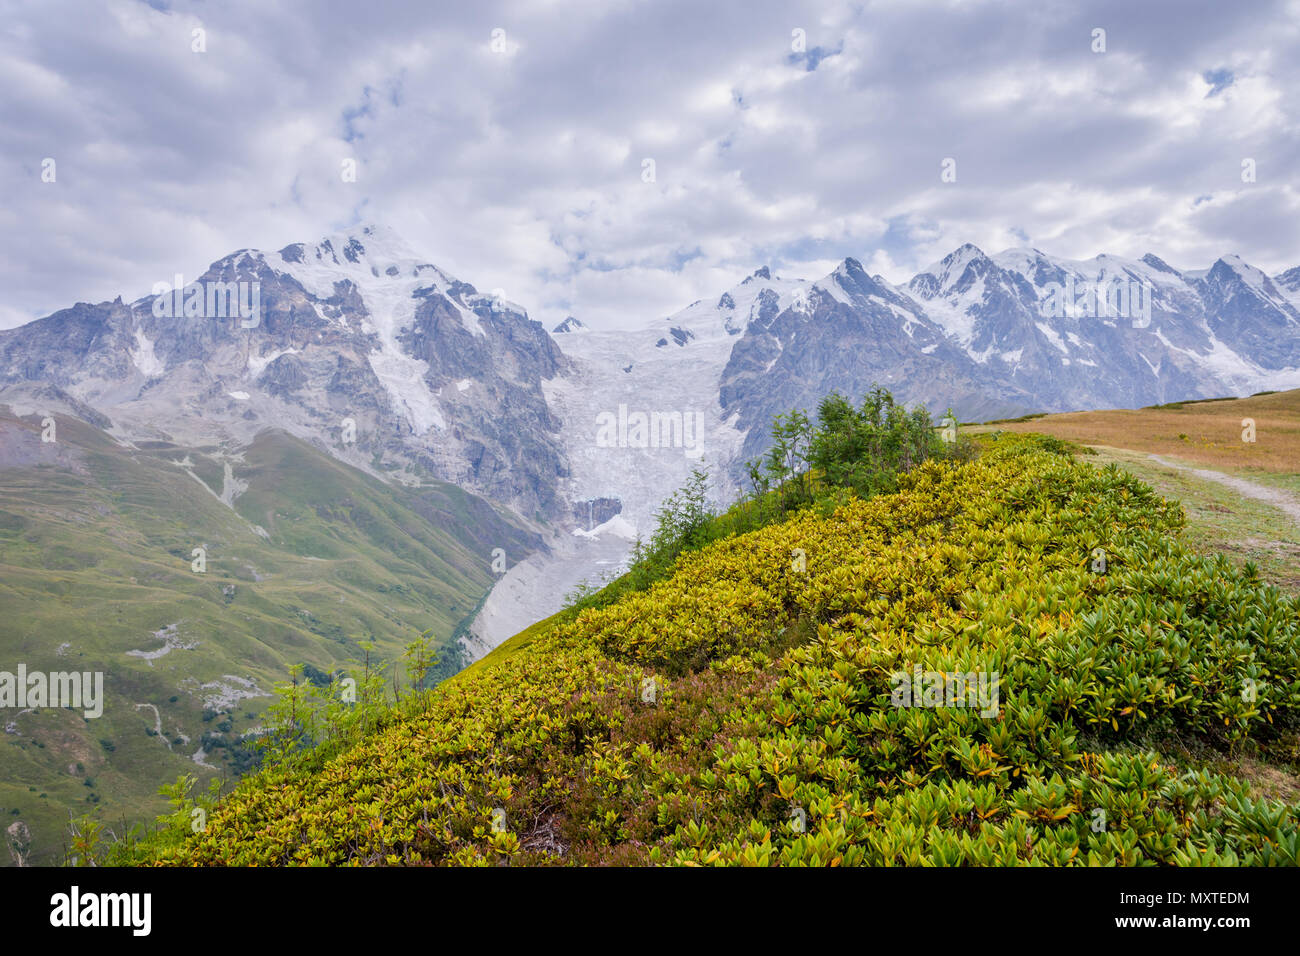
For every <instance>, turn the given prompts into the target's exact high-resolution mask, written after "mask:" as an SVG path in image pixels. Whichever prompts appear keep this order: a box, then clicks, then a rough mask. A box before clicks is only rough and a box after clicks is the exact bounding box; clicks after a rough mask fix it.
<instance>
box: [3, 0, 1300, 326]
mask: <svg viewBox="0 0 1300 956" xmlns="http://www.w3.org/2000/svg"><path fill="white" fill-rule="evenodd" d="M156 6H164V4H163V3H161V2H160V3H157V4H156ZM167 6H170V8H171V9H169V10H158V9H154V8H153V7H151V6H149V5H147V4H144V3H136V2H126V0H111V2H109V3H106V4H103V5H94V4H89V5H87V4H75V5H74V4H72V3H71V2H70V0H69V2H57V0H56V2H42V0H29V2H25V3H16V4H12V5H11V7H12V9H11V11H10V12H9V14H8V17H7V23H6V26H5V27H4V29H3V31H0V82H2V83H3V84H4V85H5V88H6V90H7V95H6V97H5V99H4V101H3V103H0V155H3V156H4V157H5V163H4V164H3V165H2V166H0V188H3V194H4V200H5V201H4V202H3V203H0V243H2V244H3V250H2V252H0V283H3V288H4V289H5V295H4V296H3V301H0V327H4V326H9V325H14V324H17V323H19V322H21V321H23V320H26V319H30V318H33V317H36V316H39V315H43V314H46V313H48V312H50V311H53V310H55V309H57V308H62V307H65V306H67V305H70V304H72V303H73V302H75V301H79V300H80V301H100V300H104V299H111V298H113V297H115V296H116V295H118V294H122V295H123V296H124V297H125V298H127V299H131V298H134V297H136V296H138V295H142V294H144V293H146V292H147V291H148V289H149V287H150V286H151V285H152V284H153V283H154V282H156V281H160V280H163V279H167V278H169V277H170V276H171V275H172V274H173V273H175V272H177V271H181V272H184V273H186V274H197V272H198V271H200V270H201V269H202V268H203V267H204V266H206V265H207V263H208V262H211V261H212V260H214V259H217V258H219V257H220V256H222V255H224V254H226V253H228V252H230V251H232V250H234V249H237V248H241V247H246V246H255V247H262V248H271V249H274V248H279V247H281V246H283V245H285V244H287V243H289V242H294V241H305V240H312V239H316V238H318V237H320V236H321V235H323V234H325V233H327V232H331V231H334V230H335V229H338V228H341V227H346V226H347V225H349V224H350V223H352V222H355V221H357V220H358V219H366V220H375V221H380V222H385V223H388V224H390V225H392V226H393V227H394V228H395V229H397V230H398V231H399V232H402V233H404V234H405V235H406V236H407V237H408V239H409V240H410V242H411V245H412V246H414V247H415V248H416V249H418V250H420V251H421V252H423V253H424V254H425V255H427V256H428V257H429V258H430V259H432V260H433V261H435V262H437V263H438V264H439V265H441V266H442V267H444V268H446V269H447V270H448V271H450V272H452V273H454V274H456V275H459V276H460V277H461V278H463V279H465V280H467V281H469V282H472V283H474V284H475V285H477V286H479V287H480V288H494V287H500V288H504V289H507V290H509V292H510V296H511V298H513V299H515V300H517V301H519V302H521V303H522V304H524V305H525V306H527V307H528V308H529V310H530V313H531V314H532V315H533V316H534V317H535V318H538V319H540V320H542V321H543V322H545V323H546V324H547V325H548V326H550V325H553V324H555V322H558V321H559V320H560V319H562V318H564V316H566V315H569V314H574V315H577V316H578V317H579V318H581V319H582V320H583V321H584V322H587V323H588V324H591V325H601V324H629V323H633V322H641V321H644V320H645V319H647V318H653V317H655V316H657V315H661V314H664V315H666V314H668V313H670V312H672V311H675V310H676V309H677V308H680V307H681V306H682V305H685V304H686V303H687V302H690V301H692V300H693V299H695V298H701V297H704V296H711V295H716V294H717V293H718V292H719V291H720V290H721V289H723V288H726V287H728V286H730V285H732V284H734V283H735V282H737V281H739V279H741V278H743V276H745V275H747V274H748V273H750V272H752V271H753V269H754V268H756V267H757V266H758V265H762V264H772V265H774V266H775V267H776V268H777V270H778V271H779V272H780V273H781V274H783V275H789V276H795V275H803V276H804V277H807V278H816V277H818V276H819V275H821V274H824V273H825V272H827V271H829V269H830V268H831V267H833V266H834V264H835V263H836V262H837V261H838V260H839V259H840V258H842V257H843V256H846V255H852V256H854V257H856V258H858V259H860V260H861V261H863V262H864V263H867V264H868V268H869V269H870V270H871V271H873V272H881V273H882V274H884V275H886V277H887V278H890V279H891V280H894V281H901V280H904V279H906V278H907V277H908V276H909V275H910V274H911V272H913V271H915V270H916V269H919V268H921V267H923V266H925V265H926V264H928V263H929V262H931V261H933V260H934V259H936V258H939V257H941V256H942V255H944V254H945V253H946V252H948V251H951V249H952V248H954V247H955V246H957V245H959V244H960V243H962V242H966V241H970V242H974V243H976V244H977V245H980V246H982V247H985V248H986V249H988V250H989V251H996V250H998V249H1001V248H1003V247H1005V246H1007V245H1034V246H1037V247H1039V248H1042V249H1044V250H1046V251H1048V252H1052V253H1056V254H1060V255H1064V256H1069V257H1075V258H1086V257H1091V256H1092V255H1095V254H1096V253H1097V252H1101V251H1108V252H1113V253H1116V254H1120V255H1140V254H1142V253H1144V252H1147V251H1152V252H1155V253H1156V254H1158V255H1160V256H1161V257H1162V258H1166V259H1167V260H1168V261H1170V262H1172V263H1174V264H1175V265H1181V266H1185V267H1193V268H1194V267H1198V266H1205V265H1208V264H1209V262H1211V261H1213V259H1214V258H1216V257H1217V256H1219V255H1222V254H1225V253H1227V252H1230V251H1235V252H1238V253H1240V254H1241V255H1243V256H1244V257H1245V258H1246V259H1247V260H1249V261H1251V262H1253V263H1254V264H1256V265H1258V266H1260V267H1262V268H1264V269H1265V270H1266V271H1269V272H1274V271H1277V270H1279V269H1282V268H1287V267H1290V266H1294V265H1297V264H1300V249H1298V248H1297V246H1296V242H1295V232H1294V221H1295V218H1296V213H1297V211H1300V201H1298V200H1297V193H1296V183H1295V179H1294V170H1295V169H1296V168H1300V137H1297V136H1296V131H1297V129H1298V128H1300V116H1298V114H1297V104H1296V100H1295V96H1296V93H1295V91H1296V90H1297V89H1300V82H1298V81H1300V55H1297V54H1298V53H1300V49H1298V48H1300V6H1297V4H1296V3H1295V2H1294V0H1290V2H1287V3H1278V4H1275V5H1272V6H1268V5H1264V6H1256V7H1253V8H1252V9H1250V10H1245V9H1240V8H1237V7H1236V6H1235V5H1230V4H1217V3H1213V2H1210V0H1203V2H1199V3H1193V4H1185V5H1182V6H1180V7H1179V8H1178V9H1177V10H1173V9H1170V8H1166V7H1164V6H1163V5H1134V4H1131V3H1128V2H1124V0H1107V2H1094V3H1090V4H1087V5H1084V6H1079V7H1075V6H1065V5H1057V4H1047V5H1041V6H1034V7H1010V6H1003V5H1000V4H983V3H981V4H966V3H962V4H956V3H917V2H907V3H883V4H873V5H871V6H870V7H869V8H867V9H863V8H861V7H860V5H857V4H854V3H794V4H791V3H786V2H779V0H758V2H752V0H749V2H746V0H725V2H721V3H717V4H709V5H700V4H697V3H694V2H690V0H667V2H663V3H656V4H646V5H643V4H636V3H631V2H623V3H597V2H562V0H552V2H550V3H547V4H524V3H519V2H501V3H482V4H475V5H464V6H463V7H461V8H460V9H445V8H444V5H439V6H438V7H436V8H431V7H430V6H429V5H428V4H425V3H420V2H411V3H408V4H397V3H393V4H370V5H331V6H329V7H328V8H321V7H319V6H316V5H312V4H308V3H305V2H299V3H281V4H265V3H262V2H260V0H233V2H231V3H228V4H222V5H211V4H206V3H199V2H196V0H178V2H176V3H174V4H167ZM435 10H436V12H434V11H435ZM1099 24H1100V25H1104V26H1105V28H1106V29H1107V34H1108V52H1106V53H1104V54H1094V53H1093V52H1092V51H1091V49H1090V42H1091V30H1092V28H1093V27H1094V26H1097V25H1099ZM196 27H202V28H203V29H204V30H206V41H207V51H206V52H204V53H194V52H192V50H191V38H192V30H193V29H195V28H196ZM796 27H798V28H800V29H803V30H805V31H806V35H807V48H808V50H810V51H811V50H817V51H819V52H818V54H817V55H818V56H820V57H821V59H820V60H819V61H818V62H817V68H816V69H815V70H813V71H809V70H807V69H806V66H807V65H808V64H809V63H811V62H812V58H809V57H807V56H805V57H803V58H797V57H796V58H793V59H792V57H791V53H792V51H791V31H792V29H794V28H796ZM497 28H499V29H502V30H504V31H505V32H504V34H503V44H504V45H503V46H502V45H501V44H498V46H502V49H503V52H499V53H498V52H494V50H493V34H492V31H493V30H494V29H497ZM1221 70H1227V71H1229V72H1230V73H1231V75H1232V82H1231V83H1229V84H1228V85H1227V86H1225V87H1224V88H1223V89H1221V90H1219V91H1218V92H1216V93H1215V94H1214V95H1213V96H1209V95H1207V94H1209V93H1210V91H1211V89H1212V87H1211V85H1210V84H1209V83H1207V82H1206V80H1205V78H1204V76H1205V74H1206V73H1207V71H1221ZM950 156H951V157H954V158H956V159H957V167H958V179H957V182H956V183H952V184H945V183H941V182H940V181H939V169H940V166H939V164H940V161H941V160H942V159H943V158H945V157H950ZM44 157H54V158H55V159H56V160H57V163H58V166H57V169H58V181H57V182H56V183H53V184H46V183H42V182H41V181H40V172H41V161H42V159H43V158H44ZM645 157H653V158H654V160H655V168H656V181H655V182H654V183H644V182H642V180H641V172H642V165H641V161H642V159H643V158H645ZM1243 157H1252V158H1254V159H1256V161H1257V168H1258V180H1257V182H1255V183H1252V184H1244V183H1242V182H1241V181H1240V175H1239V173H1240V160H1241V158H1243ZM344 159H355V160H356V161H357V163H358V179H357V182H356V183H345V182H343V181H342V180H341V178H340V175H339V173H340V163H341V162H342V161H343V160H344ZM1204 196H1209V197H1211V198H1210V200H1209V201H1201V202H1198V199H1199V198H1200V197H1204Z"/></svg>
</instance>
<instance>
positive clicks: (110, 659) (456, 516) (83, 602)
mask: <svg viewBox="0 0 1300 956" xmlns="http://www.w3.org/2000/svg"><path fill="white" fill-rule="evenodd" d="M0 429H2V430H3V431H0V441H2V442H3V448H4V449H5V450H6V453H7V455H8V458H7V460H5V461H4V464H5V465H7V466H8V467H3V468H2V469H0V477H2V479H3V480H2V481H0V669H4V670H9V671H14V670H16V667H17V664H18V663H19V662H23V663H25V664H26V665H27V667H28V669H29V670H46V671H52V670H69V669H74V668H75V669H77V670H90V671H96V670H99V671H103V672H104V674H105V677H104V680H105V695H106V698H107V703H106V706H105V709H104V715H103V717H101V718H99V719H96V720H89V721H87V720H85V719H84V718H83V717H82V715H81V714H80V713H79V712H78V713H72V712H70V711H66V710H42V711H33V712H29V713H26V714H21V715H19V714H17V713H16V712H12V711H10V712H5V713H4V714H3V715H0V716H3V720H4V722H5V723H9V722H11V721H12V722H13V724H12V728H11V729H12V730H15V731H17V732H16V733H5V734H3V735H0V813H2V814H3V819H4V823H5V825H8V824H9V823H11V822H13V821H14V820H19V819H20V820H22V821H24V822H25V823H26V824H27V825H28V827H29V828H30V829H31V831H32V833H33V835H34V840H33V847H34V851H35V852H34V854H33V860H34V861H36V862H41V861H48V860H49V859H50V858H51V854H56V853H58V852H59V851H60V849H61V845H62V840H63V831H64V829H65V826H66V823H67V819H68V813H69V811H70V810H71V811H72V812H73V813H76V814H80V813H82V812H86V811H89V810H91V809H93V808H95V807H98V808H99V812H100V813H102V815H103V816H104V818H105V820H106V821H108V822H109V823H111V824H113V825H115V826H116V825H117V824H119V823H120V822H121V820H122V819H123V818H124V817H125V818H127V819H128V820H139V819H150V818H152V817H154V816H156V815H157V813H158V812H159V811H161V810H162V809H163V802H162V800H161V798H159V797H158V796H157V790H158V787H159V785H160V784H162V783H165V782H168V781H171V780H174V779H175V778H176V776H177V775H178V774H180V773H185V772H192V773H195V774H196V775H197V776H198V777H199V778H200V781H202V780H203V779H204V778H207V777H210V776H212V775H213V774H215V773H218V772H220V773H222V774H223V775H229V774H233V773H235V772H237V771H238V770H239V769H240V767H241V766H243V765H244V764H246V761H247V757H246V756H244V755H242V750H241V748H240V747H239V745H238V738H239V737H240V735H241V734H244V733H247V732H249V731H251V730H253V729H254V728H256V727H257V726H258V725H259V722H260V721H259V717H260V712H261V710H262V708H263V707H264V706H265V705H266V704H267V703H268V702H269V700H270V698H269V697H268V696H265V692H267V691H269V690H270V689H271V687H272V685H273V684H274V682H276V681H280V680H283V679H284V678H285V677H286V676H287V669H288V667H289V665H290V664H294V663H308V664H311V665H312V666H314V667H317V668H320V669H321V670H323V671H330V670H332V669H334V668H336V667H339V666H342V665H344V664H346V663H347V662H348V661H349V660H351V659H355V658H357V657H359V656H360V654H361V652H360V649H359V647H358V643H357V641H358V639H365V638H366V637H367V636H369V637H370V638H371V639H373V640H374V641H375V643H376V645H377V648H378V650H377V654H378V655H379V656H380V657H382V658H383V659H386V660H394V659H396V658H397V657H398V656H399V655H400V652H401V648H402V647H403V646H404V645H405V644H406V643H408V642H409V641H410V640H411V639H412V638H414V637H415V636H416V635H417V634H418V633H420V632H421V631H423V630H425V629H429V628H431V629H433V631H434V633H435V636H436V638H437V640H438V642H439V643H440V644H442V645H444V653H443V656H444V658H446V664H447V666H448V667H454V666H455V665H456V664H457V660H456V655H455V653H454V652H453V651H452V649H451V648H452V646H453V645H452V644H451V643H450V638H451V635H452V633H453V631H454V629H455V628H456V626H457V625H458V624H459V623H460V622H461V620H462V618H464V617H465V616H466V615H467V614H469V613H470V612H472V610H473V609H474V607H475V606H476V603H477V602H478V601H479V600H480V598H481V597H482V595H483V594H484V593H485V592H486V591H487V589H488V588H489V587H490V586H491V584H492V574H491V571H490V555H491V551H492V549H493V548H494V547H503V548H505V549H506V552H507V554H511V555H522V554H523V553H525V552H526V551H528V550H529V549H530V548H531V547H532V546H533V544H534V542H533V539H532V538H531V536H530V535H529V534H527V533H525V532H523V531H521V530H520V529H519V528H517V527H516V526H515V525H513V524H511V523H510V522H508V521H507V520H506V519H505V518H504V517H503V515H502V514H500V513H499V512H498V511H496V510H495V509H493V508H492V506H490V505H488V504H487V503H486V502H484V501H482V500H481V499H478V498H475V497H474V496H472V495H469V494H467V493H465V492H464V491H462V490H460V489H458V488H456V487H455V486H452V485H444V484H434V485H429V486H425V487H423V488H419V489H408V488H403V487H398V486H389V485H385V484H383V483H381V482H378V481H375V480H374V479H372V478H370V477H368V476H366V475H364V474H362V473H360V472H358V471H356V470H355V469H352V468H349V467H347V466H345V465H342V464H340V463H339V462H337V461H334V460H333V459H330V458H329V457H327V456H325V455H323V454H321V453H320V452H318V451H316V450H315V449H313V448H311V447H310V446H308V445H306V444H304V443H302V442H300V441H298V440H296V439H293V438H290V437H288V436H285V435H283V434H278V433H264V434H263V435H262V436H261V437H259V439H258V440H257V441H256V442H255V443H254V444H253V445H252V446H251V447H250V448H248V449H245V450H244V451H243V455H242V461H236V462H235V463H234V475H235V477H236V478H237V479H238V480H239V481H242V482H247V483H248V487H247V489H246V490H245V491H244V493H243V494H242V495H241V496H240V497H238V498H236V499H235V501H234V508H233V509H232V508H231V507H228V506H227V505H225V504H223V503H222V502H221V501H220V500H219V499H218V497H217V495H218V494H219V493H220V492H221V490H222V484H223V479H224V467H223V464H222V462H220V461H217V460H216V458H215V457H213V456H210V455H204V454H202V453H201V452H199V451H196V450H192V449H176V448H173V447H171V446H169V445H166V444H165V443H154V444H153V446H152V447H150V448H149V449H147V450H140V449H135V450H132V449H127V448H124V447H122V446H119V445H118V444H116V443H115V442H113V441H112V440H111V439H109V438H108V437H107V436H106V435H104V434H103V433H101V432H99V431H98V430H96V429H94V428H92V427H91V426H88V425H85V424H84V423H81V422H77V421H75V420H72V419H60V420H59V423H58V437H59V442H58V444H57V446H53V445H46V446H42V445H40V444H39V439H38V438H37V434H38V432H39V429H38V428H37V427H36V426H35V425H34V424H33V423H32V422H30V421H27V422H22V421H18V420H16V419H14V418H12V417H0ZM186 458H188V460H189V461H190V463H191V466H190V467H189V469H188V471H189V472H192V474H190V473H187V470H186V469H185V468H182V467H178V466H177V464H176V462H179V461H184V460H185V459H186ZM195 476H198V478H199V479H201V480H196V478H195ZM255 525H259V526H261V528H262V529H264V531H265V532H266V536H265V537H264V536H263V535H262V534H259V533H258V532H257V530H256V529H255V527H254V526H255ZM200 545H202V546H205V547H206V549H207V571H206V573H204V574H195V573H193V572H192V571H191V570H190V560H191V558H190V554H191V549H193V548H194V547H196V546H200ZM172 625H175V635H176V638H177V639H178V640H179V641H181V642H183V643H184V644H187V645H194V646H192V647H189V648H176V649H173V650H171V651H170V652H168V653H167V654H165V655H164V656H161V657H158V658H155V659H153V660H147V659H144V658H142V657H139V656H131V655H129V653H128V652H130V651H132V650H140V651H145V652H151V651H155V650H157V649H159V648H161V647H163V642H162V641H161V640H157V639H155V638H154V637H153V636H152V635H153V633H154V632H156V631H160V630H162V629H165V628H167V627H169V626H172ZM64 645H66V646H64ZM227 675H233V676H235V677H239V678H243V679H246V680H251V681H252V682H253V683H254V684H255V685H256V692H260V695H259V696H255V697H250V698H246V699H242V700H239V701H237V702H233V703H230V704H227V705H224V706H223V705H220V704H216V705H214V704H213V702H212V700H211V699H209V700H208V701H207V702H206V703H205V700H204V698H205V697H207V698H211V696H212V694H213V693H214V691H216V690H217V689H218V688H215V687H208V688H203V687H202V686H201V685H203V684H210V683H212V682H216V681H225V682H226V683H227V684H229V685H230V686H237V685H236V684H235V683H234V682H232V681H230V680H229V678H228V677H227ZM137 705H142V706H137ZM155 707H156V708H157V711H158V718H159V719H160V721H161V725H162V729H163V734H162V735H161V736H153V735H152V731H153V730H154V728H155V715H154V711H153V708H155ZM205 712H206V713H205ZM214 712H215V716H214ZM205 716H206V717H207V719H205ZM205 734H211V735H215V737H209V738H208V740H207V742H206V743H204V746H205V749H206V751H207V753H206V756H204V757H201V758H200V759H203V760H204V762H206V763H210V764H212V765H213V767H215V768H218V769H217V770H212V769H207V768H204V767H202V766H200V765H199V764H198V763H197V762H196V761H195V760H194V759H192V755H194V754H195V753H196V751H198V749H199V747H200V743H201V741H202V740H203V737H204V735H205ZM186 738H188V740H186ZM223 745H224V746H223ZM6 856H7V854H6ZM4 862H8V860H7V859H6V860H5V861H4Z"/></svg>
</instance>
